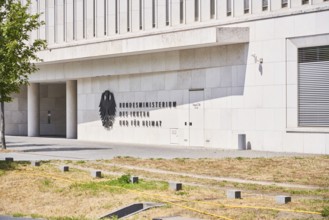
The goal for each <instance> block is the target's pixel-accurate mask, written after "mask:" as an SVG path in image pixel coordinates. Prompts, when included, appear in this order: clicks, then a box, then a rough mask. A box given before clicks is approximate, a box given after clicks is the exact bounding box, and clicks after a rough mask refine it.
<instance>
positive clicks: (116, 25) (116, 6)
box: [115, 0, 119, 34]
mask: <svg viewBox="0 0 329 220" xmlns="http://www.w3.org/2000/svg"><path fill="white" fill-rule="evenodd" d="M118 16H119V4H118V0H115V33H116V34H117V33H119V24H118V22H119V19H118Z"/></svg>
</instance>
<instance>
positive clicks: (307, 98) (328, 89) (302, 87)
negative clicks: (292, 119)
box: [298, 52, 329, 127]
mask: <svg viewBox="0 0 329 220" xmlns="http://www.w3.org/2000/svg"><path fill="white" fill-rule="evenodd" d="M307 54H308V56H307V57H308V59H307V61H308V63H300V64H299V65H298V66H299V74H298V124H299V126H300V127H329V61H323V62H314V63H311V62H310V60H317V61H319V59H314V58H312V59H310V57H311V56H310V55H309V54H310V53H307ZM311 54H316V53H315V52H312V53H311ZM317 57H321V58H324V57H327V58H328V55H327V56H325V55H322V54H321V56H317Z"/></svg>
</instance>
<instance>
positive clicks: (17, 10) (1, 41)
mask: <svg viewBox="0 0 329 220" xmlns="http://www.w3.org/2000/svg"><path fill="white" fill-rule="evenodd" d="M30 6H31V0H27V1H26V3H25V4H21V1H20V0H0V103H1V106H0V124H1V127H0V131H1V143H2V148H6V142H5V135H4V134H5V126H4V124H5V121H4V103H5V102H11V101H12V98H11V95H12V94H13V93H17V92H19V91H20V88H21V86H22V85H27V84H28V77H29V75H30V74H31V73H33V72H35V71H37V70H38V69H37V67H36V65H35V63H36V62H40V61H41V60H40V59H39V58H38V56H37V52H38V51H40V50H42V49H45V48H46V41H45V40H39V39H38V40H34V41H33V42H31V40H30V33H31V32H32V31H33V30H36V29H38V28H39V27H40V26H41V25H43V24H44V22H43V21H39V16H40V14H30V13H29V7H30Z"/></svg>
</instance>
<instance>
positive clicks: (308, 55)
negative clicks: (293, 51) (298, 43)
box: [298, 46, 329, 63]
mask: <svg viewBox="0 0 329 220" xmlns="http://www.w3.org/2000/svg"><path fill="white" fill-rule="evenodd" d="M321 61H329V46H323V47H307V48H300V49H298V62H299V63H307V62H321Z"/></svg>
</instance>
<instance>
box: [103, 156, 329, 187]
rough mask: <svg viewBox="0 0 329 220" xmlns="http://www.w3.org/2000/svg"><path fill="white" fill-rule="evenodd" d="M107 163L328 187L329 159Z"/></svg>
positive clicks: (125, 160)
mask: <svg viewBox="0 0 329 220" xmlns="http://www.w3.org/2000/svg"><path fill="white" fill-rule="evenodd" d="M108 162H110V163H114V164H121V165H132V166H138V167H146V168H155V169H161V170H168V171H174V172H183V173H189V174H199V175H208V176H216V177H234V178H241V179H247V180H259V181H273V182H282V183H284V182H285V183H295V184H305V185H316V186H321V187H329V156H315V157H277V158H240V157H238V158H226V159H174V160H165V159H137V158H129V157H118V158H115V159H113V160H110V161H108Z"/></svg>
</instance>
